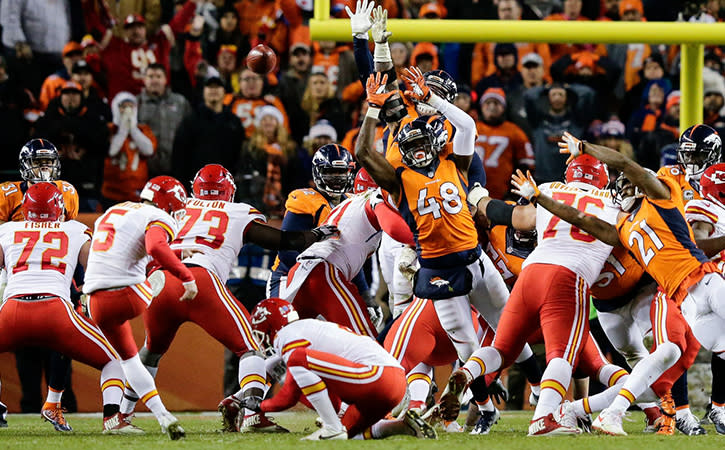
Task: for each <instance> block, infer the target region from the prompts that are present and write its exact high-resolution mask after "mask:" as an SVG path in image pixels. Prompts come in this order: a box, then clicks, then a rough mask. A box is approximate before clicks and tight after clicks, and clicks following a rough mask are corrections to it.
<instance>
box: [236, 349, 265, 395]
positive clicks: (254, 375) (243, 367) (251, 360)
mask: <svg viewBox="0 0 725 450" xmlns="http://www.w3.org/2000/svg"><path fill="white" fill-rule="evenodd" d="M266 376H267V374H266V372H265V368H264V359H262V357H260V356H259V355H249V356H246V357H243V358H241V359H239V387H240V390H241V391H242V392H244V391H246V390H247V389H250V388H259V389H264V388H265V386H267V383H266V381H267V378H266Z"/></svg>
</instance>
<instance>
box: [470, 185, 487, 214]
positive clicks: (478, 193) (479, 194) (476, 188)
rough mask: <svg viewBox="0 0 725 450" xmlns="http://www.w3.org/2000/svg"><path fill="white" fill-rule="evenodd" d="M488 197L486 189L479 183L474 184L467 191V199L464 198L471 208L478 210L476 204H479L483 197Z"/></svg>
mask: <svg viewBox="0 0 725 450" xmlns="http://www.w3.org/2000/svg"><path fill="white" fill-rule="evenodd" d="M488 196H489V195H488V189H486V188H485V187H483V186H481V183H475V184H474V185H473V187H472V188H471V190H470V191H468V197H466V199H467V200H468V203H469V204H470V205H471V206H474V207H476V208H478V202H480V201H481V199H482V198H483V197H488Z"/></svg>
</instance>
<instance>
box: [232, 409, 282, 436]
mask: <svg viewBox="0 0 725 450" xmlns="http://www.w3.org/2000/svg"><path fill="white" fill-rule="evenodd" d="M239 422H241V423H239ZM237 425H238V426H237V428H238V429H239V432H240V433H289V430H288V429H287V428H284V427H282V426H280V425H278V424H277V423H275V422H274V421H272V419H270V418H269V417H267V416H265V415H264V413H254V414H249V415H247V416H244V417H243V418H242V415H241V414H239V415H238V416H237Z"/></svg>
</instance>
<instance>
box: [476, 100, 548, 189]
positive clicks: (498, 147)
mask: <svg viewBox="0 0 725 450" xmlns="http://www.w3.org/2000/svg"><path fill="white" fill-rule="evenodd" d="M481 112H482V115H481V121H477V122H476V131H477V134H478V138H476V148H475V151H476V153H478V156H479V157H480V158H481V161H483V167H484V169H485V171H486V188H487V189H488V192H489V194H490V196H491V198H496V199H499V200H501V199H503V198H504V197H506V196H507V194H508V192H509V188H510V186H511V174H512V173H514V171H515V170H516V169H521V170H523V171H526V170H530V171H532V172H533V171H534V151H533V148H532V147H531V143H530V142H529V138H528V137H526V134H525V133H524V132H523V131H522V130H521V128H519V127H518V126H516V125H515V124H514V123H513V122H509V121H508V120H506V118H505V112H506V94H505V93H504V91H503V89H501V88H489V89H487V90H486V92H484V93H483V96H482V97H481Z"/></svg>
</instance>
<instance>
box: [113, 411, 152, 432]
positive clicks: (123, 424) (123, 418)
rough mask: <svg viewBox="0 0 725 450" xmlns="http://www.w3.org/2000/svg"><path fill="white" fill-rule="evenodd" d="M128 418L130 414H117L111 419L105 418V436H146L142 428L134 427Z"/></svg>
mask: <svg viewBox="0 0 725 450" xmlns="http://www.w3.org/2000/svg"><path fill="white" fill-rule="evenodd" d="M128 417H130V414H128V415H127V414H121V413H120V412H117V413H116V414H114V415H112V416H110V417H106V418H104V419H103V434H145V432H144V431H143V430H142V429H141V428H139V427H137V426H136V425H132V424H131V421H130V420H129V419H128Z"/></svg>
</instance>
